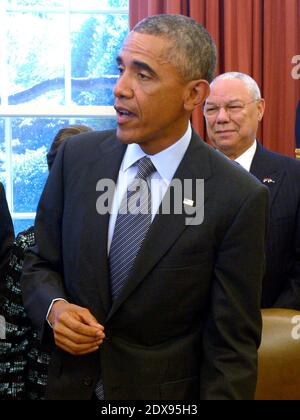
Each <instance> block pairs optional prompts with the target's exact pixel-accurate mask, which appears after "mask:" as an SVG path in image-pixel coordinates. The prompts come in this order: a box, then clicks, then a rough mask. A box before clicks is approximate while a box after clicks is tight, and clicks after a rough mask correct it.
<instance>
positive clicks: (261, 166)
mask: <svg viewBox="0 0 300 420" xmlns="http://www.w3.org/2000/svg"><path fill="white" fill-rule="evenodd" d="M250 173H251V174H253V175H254V176H255V177H256V178H258V179H259V180H260V181H261V182H262V183H263V184H264V185H266V186H267V187H268V188H269V191H270V197H271V199H270V207H272V204H273V202H274V199H275V197H276V195H277V193H278V191H279V188H280V186H281V183H282V182H283V180H284V178H285V171H284V170H282V168H278V166H277V165H276V163H275V164H274V161H273V160H272V159H270V156H268V151H267V150H266V149H265V148H264V147H263V146H261V145H260V144H259V143H257V149H256V152H255V155H254V158H253V161H252V164H251V168H250Z"/></svg>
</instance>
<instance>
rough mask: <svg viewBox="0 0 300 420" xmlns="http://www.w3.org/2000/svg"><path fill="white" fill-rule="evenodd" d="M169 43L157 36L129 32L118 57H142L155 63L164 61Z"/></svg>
mask: <svg viewBox="0 0 300 420" xmlns="http://www.w3.org/2000/svg"><path fill="white" fill-rule="evenodd" d="M168 46H169V41H168V40H166V39H164V38H162V37H158V36H154V35H149V34H141V33H139V32H130V34H129V35H128V36H127V37H126V39H125V41H124V44H123V47H122V49H121V51H120V54H119V56H120V57H122V56H126V55H131V56H143V57H146V58H148V59H151V60H155V61H165V54H166V49H167V47H168Z"/></svg>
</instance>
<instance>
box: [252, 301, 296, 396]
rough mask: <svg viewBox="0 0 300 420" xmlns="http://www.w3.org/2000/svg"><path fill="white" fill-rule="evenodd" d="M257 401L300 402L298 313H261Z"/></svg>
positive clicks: (267, 311)
mask: <svg viewBox="0 0 300 420" xmlns="http://www.w3.org/2000/svg"><path fill="white" fill-rule="evenodd" d="M262 318H263V334H262V342H261V346H260V349H259V357H258V361H259V362H258V382H257V389H256V400H300V312H298V311H294V310H288V309H264V310H262Z"/></svg>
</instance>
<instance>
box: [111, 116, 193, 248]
mask: <svg viewBox="0 0 300 420" xmlns="http://www.w3.org/2000/svg"><path fill="white" fill-rule="evenodd" d="M191 138H192V129H191V125H190V124H189V126H188V129H187V131H186V132H185V134H184V135H183V136H182V137H181V138H180V139H179V140H178V141H177V142H176V143H174V144H172V145H171V146H170V147H168V148H167V149H164V150H162V151H161V152H159V153H156V154H155V155H147V154H146V153H145V152H143V150H142V149H141V148H140V146H139V145H138V144H136V143H133V144H129V145H128V147H127V149H126V152H125V155H124V158H123V161H122V163H121V166H120V170H119V176H118V180H117V185H116V190H115V194H114V198H113V203H112V210H111V215H110V219H109V228H108V242H107V250H108V254H109V251H110V246H111V242H112V238H113V234H114V229H115V224H116V220H117V215H118V210H119V208H120V204H121V201H122V199H123V196H124V194H125V192H126V191H127V188H128V186H129V185H130V184H131V183H132V181H133V180H134V178H135V176H136V175H137V171H138V165H137V164H138V161H139V160H140V159H141V158H142V157H144V156H147V157H148V158H149V159H151V161H152V163H153V165H154V166H155V168H156V171H155V172H154V173H153V174H152V176H151V179H150V182H151V215H152V221H153V219H154V217H155V214H156V213H157V211H158V209H159V206H160V204H161V202H162V199H163V197H164V195H165V193H166V192H167V189H168V187H169V185H170V183H171V181H172V179H173V177H174V174H175V172H176V170H177V168H178V166H179V164H180V162H181V161H182V158H183V156H184V154H185V152H186V151H187V148H188V146H189V144H190V141H191Z"/></svg>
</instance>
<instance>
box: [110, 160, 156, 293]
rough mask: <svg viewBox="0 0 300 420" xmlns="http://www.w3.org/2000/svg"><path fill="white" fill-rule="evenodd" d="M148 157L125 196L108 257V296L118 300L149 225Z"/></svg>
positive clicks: (151, 169)
mask: <svg viewBox="0 0 300 420" xmlns="http://www.w3.org/2000/svg"><path fill="white" fill-rule="evenodd" d="M155 171H156V169H155V166H154V165H153V163H152V162H151V159H149V158H148V157H143V158H142V159H140V160H139V162H138V172H137V175H136V177H135V178H134V180H133V182H132V184H131V185H130V186H129V188H128V190H127V192H126V194H125V195H124V197H123V199H122V202H121V205H120V208H119V213H118V216H117V220H116V225H115V230H114V235H113V239H112V243H111V248H110V254H109V267H110V280H111V294H112V298H113V300H115V299H116V298H117V296H118V295H119V293H120V291H121V290H122V288H123V286H124V284H125V283H126V281H127V279H128V275H129V273H130V270H131V268H132V266H133V263H134V260H135V257H136V255H137V253H138V251H139V249H140V247H141V245H142V242H143V240H144V239H145V236H146V233H147V231H148V229H149V227H150V224H151V191H150V188H149V185H148V183H147V178H149V177H150V175H152V174H153V172H155Z"/></svg>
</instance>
